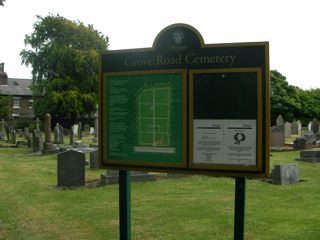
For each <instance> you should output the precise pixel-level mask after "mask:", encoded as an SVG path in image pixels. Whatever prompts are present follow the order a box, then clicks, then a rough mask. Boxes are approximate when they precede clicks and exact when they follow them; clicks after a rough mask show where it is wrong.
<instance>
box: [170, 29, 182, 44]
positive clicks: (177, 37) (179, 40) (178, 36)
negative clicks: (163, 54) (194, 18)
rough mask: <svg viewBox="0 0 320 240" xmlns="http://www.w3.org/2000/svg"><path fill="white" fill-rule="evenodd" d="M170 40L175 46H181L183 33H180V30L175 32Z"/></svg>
mask: <svg viewBox="0 0 320 240" xmlns="http://www.w3.org/2000/svg"><path fill="white" fill-rule="evenodd" d="M172 38H173V41H174V43H175V44H177V45H179V44H181V43H182V39H183V38H184V35H183V32H182V31H180V30H179V31H175V32H174V33H173V36H172Z"/></svg>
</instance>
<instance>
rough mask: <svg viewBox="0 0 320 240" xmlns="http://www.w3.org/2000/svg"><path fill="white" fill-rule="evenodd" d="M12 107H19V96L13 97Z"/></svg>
mask: <svg viewBox="0 0 320 240" xmlns="http://www.w3.org/2000/svg"><path fill="white" fill-rule="evenodd" d="M13 108H20V98H17V97H15V98H13Z"/></svg>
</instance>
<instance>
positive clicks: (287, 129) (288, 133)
mask: <svg viewBox="0 0 320 240" xmlns="http://www.w3.org/2000/svg"><path fill="white" fill-rule="evenodd" d="M284 136H285V137H286V138H289V137H291V123H289V122H285V124H284Z"/></svg>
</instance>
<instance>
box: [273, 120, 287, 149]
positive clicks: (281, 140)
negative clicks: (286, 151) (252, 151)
mask: <svg viewBox="0 0 320 240" xmlns="http://www.w3.org/2000/svg"><path fill="white" fill-rule="evenodd" d="M270 145H271V146H272V147H275V146H284V145H285V136H284V125H281V126H273V127H271V134H270Z"/></svg>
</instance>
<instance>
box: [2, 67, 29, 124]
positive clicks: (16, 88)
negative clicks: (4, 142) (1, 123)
mask: <svg viewBox="0 0 320 240" xmlns="http://www.w3.org/2000/svg"><path fill="white" fill-rule="evenodd" d="M31 84H32V80H31V79H22V78H8V76H7V74H6V72H4V64H3V63H1V64H0V96H11V97H12V101H11V103H10V113H9V116H8V118H9V119H17V118H33V117H34V111H33V97H32V92H31V90H30V88H29V87H30V86H31Z"/></svg>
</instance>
